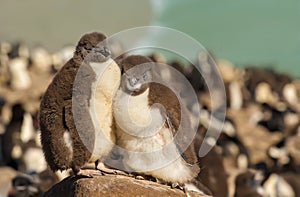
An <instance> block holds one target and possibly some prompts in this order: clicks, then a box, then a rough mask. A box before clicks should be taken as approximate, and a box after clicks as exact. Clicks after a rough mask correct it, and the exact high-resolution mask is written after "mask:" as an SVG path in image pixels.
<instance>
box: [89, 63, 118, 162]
mask: <svg viewBox="0 0 300 197" xmlns="http://www.w3.org/2000/svg"><path fill="white" fill-rule="evenodd" d="M90 65H91V67H92V68H93V70H94V72H95V73H96V80H95V81H94V82H93V83H92V86H91V88H92V91H91V92H92V95H91V98H90V109H89V112H90V115H91V118H92V121H93V125H94V128H95V141H94V149H93V154H92V155H93V157H95V159H98V158H100V157H102V156H104V155H107V154H108V153H109V151H110V150H111V148H112V147H113V145H114V143H115V135H114V133H113V131H112V121H113V117H112V102H113V97H114V95H115V93H116V91H117V88H118V87H119V84H120V78H121V72H120V69H119V67H118V65H117V64H116V63H115V62H114V61H109V62H105V63H90ZM95 159H92V160H95Z"/></svg>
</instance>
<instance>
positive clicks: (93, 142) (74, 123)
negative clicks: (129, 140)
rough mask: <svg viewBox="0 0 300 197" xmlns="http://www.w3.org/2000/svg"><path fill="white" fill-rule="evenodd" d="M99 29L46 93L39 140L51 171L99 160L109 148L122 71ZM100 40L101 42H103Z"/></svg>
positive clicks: (81, 43) (83, 41) (82, 44)
mask: <svg viewBox="0 0 300 197" xmlns="http://www.w3.org/2000/svg"><path fill="white" fill-rule="evenodd" d="M105 39H106V37H105V36H104V35H103V34H101V33H97V32H94V33H90V34H86V35H84V36H83V37H82V38H81V39H80V40H79V42H78V45H77V47H76V51H75V53H74V56H73V58H71V59H70V60H69V61H68V62H67V63H66V64H65V65H64V66H63V67H62V69H61V70H60V71H59V72H58V73H57V74H56V76H55V77H54V79H53V81H52V82H51V84H50V85H49V87H48V89H47V91H46V93H45V94H44V96H43V98H42V101H41V106H40V113H39V124H40V129H41V142H42V146H43V151H44V154H45V158H46V161H47V163H48V164H49V166H50V168H51V169H52V170H53V171H57V170H66V169H69V168H72V169H73V171H74V173H75V174H77V173H78V171H79V170H80V168H81V167H83V166H84V165H85V164H87V163H95V164H96V168H97V165H98V162H99V161H101V159H103V158H104V157H105V156H106V155H108V154H109V152H110V151H111V149H112V147H113V145H114V142H115V135H114V132H113V129H112V128H113V127H112V124H113V117H112V98H113V96H114V93H115V92H116V90H117V89H118V87H119V83H120V79H121V71H120V69H119V66H118V65H117V64H116V63H115V62H114V61H113V60H112V59H111V58H110V51H109V50H108V48H106V47H105V42H104V41H105ZM100 43H101V44H100Z"/></svg>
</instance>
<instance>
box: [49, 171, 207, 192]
mask: <svg viewBox="0 0 300 197" xmlns="http://www.w3.org/2000/svg"><path fill="white" fill-rule="evenodd" d="M50 196H51V197H55V196H57V197H58V196H75V197H81V196H85V197H86V196H93V197H97V196H186V195H185V193H184V192H183V191H182V190H180V189H172V188H171V187H170V186H167V185H162V184H159V183H155V182H151V181H147V180H137V179H134V178H132V177H126V176H121V175H105V176H95V177H93V178H86V177H78V176H77V177H75V176H71V177H68V178H66V179H64V180H62V181H61V182H60V183H58V184H56V185H54V186H53V187H52V188H51V189H50V190H49V191H48V192H46V193H45V194H44V197H50ZM191 196H206V195H199V194H196V193H194V192H191Z"/></svg>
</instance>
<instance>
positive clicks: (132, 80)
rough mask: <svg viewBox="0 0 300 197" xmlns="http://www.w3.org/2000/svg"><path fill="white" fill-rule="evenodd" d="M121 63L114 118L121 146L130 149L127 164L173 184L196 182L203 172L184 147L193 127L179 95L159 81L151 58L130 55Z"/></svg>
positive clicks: (126, 151)
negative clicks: (156, 78)
mask: <svg viewBox="0 0 300 197" xmlns="http://www.w3.org/2000/svg"><path fill="white" fill-rule="evenodd" d="M119 65H120V67H121V69H122V73H124V74H123V76H122V79H121V85H120V88H119V90H118V91H117V93H116V96H115V98H114V102H113V114H114V118H115V121H116V127H117V131H116V136H117V145H118V146H119V147H121V149H122V150H123V151H124V150H125V151H124V153H123V154H124V157H123V159H124V160H123V162H124V164H125V166H127V167H129V168H130V169H131V170H133V171H135V172H138V173H142V174H145V175H151V176H153V177H155V178H157V179H159V180H162V181H165V182H169V183H178V184H185V183H187V182H189V181H190V180H192V179H194V178H195V177H196V176H197V174H198V173H199V171H200V169H199V166H198V163H197V156H196V153H195V151H194V149H193V147H192V146H186V147H183V146H182V143H183V141H184V140H185V138H186V136H185V135H187V134H188V132H189V130H187V128H188V127H189V126H190V125H189V120H185V121H181V117H182V115H181V109H183V110H185V108H184V107H182V106H180V102H179V100H178V99H177V97H176V94H175V93H174V92H172V90H171V89H169V88H168V87H166V86H164V85H162V84H160V83H155V79H154V77H155V76H154V75H156V74H157V72H156V71H155V70H154V69H152V68H153V66H155V64H154V62H152V61H151V60H150V59H149V58H148V57H144V56H140V55H132V56H128V57H126V58H124V59H123V60H121V61H120V63H119ZM135 66H136V67H135ZM152 80H153V81H154V82H151V81H152ZM161 106H163V107H164V109H163V108H161ZM182 118H183V119H188V118H187V117H182ZM180 124H181V126H180ZM179 128H180V129H179Z"/></svg>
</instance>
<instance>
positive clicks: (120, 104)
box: [113, 89, 165, 137]
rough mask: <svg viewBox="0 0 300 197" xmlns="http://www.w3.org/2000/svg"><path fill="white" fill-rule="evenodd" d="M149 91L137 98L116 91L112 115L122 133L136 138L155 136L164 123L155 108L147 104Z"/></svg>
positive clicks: (163, 119)
mask: <svg viewBox="0 0 300 197" xmlns="http://www.w3.org/2000/svg"><path fill="white" fill-rule="evenodd" d="M148 94H149V89H147V90H146V91H145V92H143V93H142V94H140V95H137V96H131V95H128V94H126V93H125V92H123V91H122V90H118V91H117V93H116V96H115V99H114V105H113V113H114V117H115V120H116V124H117V125H118V127H120V128H121V129H122V130H123V131H124V132H127V133H130V134H132V135H137V136H138V137H145V136H151V135H155V134H156V132H157V131H158V130H159V128H161V127H162V126H163V124H164V122H165V118H164V115H163V114H161V111H160V109H159V108H157V107H150V106H149V104H148Z"/></svg>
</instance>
